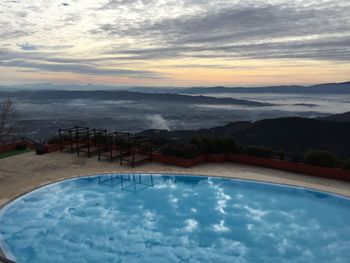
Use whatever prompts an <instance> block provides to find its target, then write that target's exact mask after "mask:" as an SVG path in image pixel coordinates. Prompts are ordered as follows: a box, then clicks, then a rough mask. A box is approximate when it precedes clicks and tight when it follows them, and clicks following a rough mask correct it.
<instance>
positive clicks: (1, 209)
mask: <svg viewBox="0 0 350 263" xmlns="http://www.w3.org/2000/svg"><path fill="white" fill-rule="evenodd" d="M106 175H152V176H162V175H168V176H201V177H208V178H218V179H225V180H234V181H240V182H249V183H256V184H261V185H269V186H277V187H281V188H292V189H296V190H303V191H309V192H314V193H320V194H326V195H329V196H331V197H334V198H340V199H344V200H347V201H349V202H350V196H346V195H341V194H338V193H333V192H330V191H325V190H320V189H317V188H312V187H304V186H300V185H293V184H285V183H278V182H269V181H262V180H254V179H249V178H238V177H229V176H219V175H218V176H213V175H204V174H192V173H188V174H186V173H106V172H105V173H96V174H90V175H78V176H72V177H70V178H64V179H59V180H57V181H54V182H48V183H44V184H41V185H39V186H37V187H35V188H33V189H32V190H29V191H26V192H24V193H23V194H20V195H18V196H17V197H15V198H12V199H10V200H9V201H7V202H6V203H4V204H3V205H0V216H1V215H2V214H3V213H5V212H6V210H7V209H8V208H9V207H11V206H12V205H14V204H15V202H16V201H18V200H21V199H22V198H24V197H25V196H27V195H30V194H32V193H34V192H36V191H39V190H41V189H43V188H46V187H49V186H52V185H55V184H59V183H61V182H67V181H73V180H76V179H81V178H88V177H97V176H106ZM1 253H3V254H4V255H5V257H6V258H8V259H10V260H15V257H14V256H13V254H12V253H11V250H10V249H9V248H8V246H7V244H6V241H5V240H3V239H2V236H1V234H0V255H1Z"/></svg>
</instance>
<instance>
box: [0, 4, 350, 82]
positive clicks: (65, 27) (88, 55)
mask: <svg viewBox="0 0 350 263" xmlns="http://www.w3.org/2000/svg"><path fill="white" fill-rule="evenodd" d="M0 38H1V40H2V44H1V46H0V67H2V68H5V69H6V71H7V72H10V74H11V72H12V73H13V74H14V75H15V73H18V72H20V71H22V70H25V71H27V70H32V71H34V72H36V73H37V76H38V77H39V76H40V74H39V73H42V74H43V73H51V74H52V72H57V73H58V74H63V73H64V74H68V73H69V74H73V75H79V76H90V77H91V76H97V77H98V76H107V77H109V78H116V79H120V78H126V79H128V80H129V81H131V83H132V80H141V81H142V80H145V79H152V81H164V80H166V81H168V82H169V81H170V82H171V81H172V80H173V79H181V78H182V79H184V80H185V83H186V79H187V80H190V79H191V78H199V77H200V74H199V75H198V74H197V75H198V76H197V75H196V74H192V75H193V76H192V77H189V76H187V77H186V76H182V77H179V75H181V74H182V71H179V69H182V70H187V72H193V73H195V72H196V69H197V70H198V69H201V68H202V69H211V70H212V71H215V74H214V73H213V77H214V76H219V75H220V74H226V75H225V76H224V78H228V79H229V77H230V76H231V75H227V74H228V71H229V70H232V69H234V68H237V66H242V64H247V65H248V68H250V70H251V71H250V72H249V74H250V75H254V74H255V75H259V74H260V75H261V74H263V75H264V74H265V73H261V72H262V67H261V66H262V65H263V64H264V63H266V64H265V66H266V65H271V66H277V67H279V68H280V71H281V72H282V71H283V70H284V69H283V68H284V66H287V67H288V66H290V63H296V64H300V63H302V64H303V65H306V66H307V67H309V66H310V65H309V64H310V62H317V63H319V68H327V72H328V73H329V74H330V76H331V75H332V74H333V76H334V77H336V76H339V74H340V76H341V74H343V75H344V73H347V71H346V70H345V71H344V69H345V68H346V67H347V66H348V65H349V63H350V62H349V60H350V3H349V1H347V0H337V1H336V0H321V1H316V0H308V1H301V0H293V1H287V0H264V1H251V0H248V1H239V0H234V1H223V0H213V1H198V0H177V1H175V0H149V1H145V0H129V1H126V0H97V1H92V0H75V1H62V2H58V1H44V0H38V1H35V2H33V1H25V2H21V1H12V0H11V1H10V0H5V1H3V2H2V3H0ZM281 61H282V63H281ZM307 63H309V64H307ZM344 64H346V65H344ZM247 65H246V66H247ZM339 65H344V66H339ZM338 67H341V68H342V71H341V72H340V71H338ZM313 68H314V67H313ZM191 70H192V71H191ZM218 72H221V73H218ZM257 72H259V73H257ZM332 72H333V73H332ZM334 72H338V75H337V74H334ZM205 74H206V73H204V74H203V75H205ZM241 74H242V76H243V75H244V74H246V75H247V74H248V73H247V72H241ZM287 74H291V73H290V72H288V73H287ZM182 75H183V74H182ZM194 75H196V76H194ZM280 75H281V76H282V75H283V74H282V73H281V74H280ZM0 77H1V75H0ZM17 78H21V75H17ZM23 78H24V77H23Z"/></svg>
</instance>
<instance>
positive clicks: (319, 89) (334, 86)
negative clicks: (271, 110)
mask: <svg viewBox="0 0 350 263" xmlns="http://www.w3.org/2000/svg"><path fill="white" fill-rule="evenodd" d="M18 90H24V91H28V90H32V91H33V90H39V91H40V90H67V91H73V90H74V91H95V90H98V91H108V90H112V91H117V90H124V91H125V90H128V91H132V92H140V93H172V94H174V93H175V94H179V93H181V94H183V93H185V94H205V93H277V94H278V93H281V94H284V93H286V94H288V93H290V94H350V81H349V82H343V83H323V84H317V85H311V86H301V85H279V86H261V87H223V86H218V87H191V88H180V87H179V88H176V87H175V88H174V87H142V86H141V87H126V86H123V87H122V86H109V85H97V84H88V85H73V84H72V85H68V84H66V85H62V84H52V83H41V84H27V85H14V86H0V91H18Z"/></svg>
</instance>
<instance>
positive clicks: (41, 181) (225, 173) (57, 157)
mask: <svg viewBox="0 0 350 263" xmlns="http://www.w3.org/2000/svg"><path fill="white" fill-rule="evenodd" d="M98 173H176V174H195V175H207V176H222V177H231V178H241V179H249V180H258V181H264V182H273V183H280V184H287V185H295V186H303V187H310V188H314V189H319V190H322V191H328V192H333V193H337V194H340V195H344V196H349V197H350V183H349V182H344V181H337V180H331V179H326V178H318V177H313V176H308V175H301V174H295V173H290V172H284V171H278V170H272V169H267V168H260V167H254V166H247V165H241V164H236V163H229V162H227V163H219V164H215V163H206V164H200V165H197V166H195V167H192V168H181V167H176V166H171V165H164V164H160V163H155V162H147V163H144V164H141V165H138V166H136V167H135V168H134V169H132V168H131V167H130V166H127V165H125V166H124V165H123V166H120V165H119V162H117V161H116V162H113V163H111V162H108V161H100V162H99V161H97V158H96V157H91V158H85V157H77V156H76V155H74V154H69V153H61V152H54V153H50V154H44V155H35V153H34V152H28V153H24V154H20V155H16V156H13V157H9V158H5V159H2V160H0V207H1V206H3V205H4V204H6V203H7V202H9V201H10V200H12V199H14V198H16V197H17V196H19V195H21V194H24V193H27V192H29V191H31V190H33V189H35V188H37V187H40V186H42V185H45V184H48V183H52V182H56V181H59V180H63V179H67V178H72V177H76V176H83V175H92V174H98Z"/></svg>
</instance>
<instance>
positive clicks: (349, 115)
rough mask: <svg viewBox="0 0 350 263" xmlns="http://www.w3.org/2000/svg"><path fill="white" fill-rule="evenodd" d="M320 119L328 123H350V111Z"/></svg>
mask: <svg viewBox="0 0 350 263" xmlns="http://www.w3.org/2000/svg"><path fill="white" fill-rule="evenodd" d="M349 107H350V106H349ZM320 119H321V120H326V121H339V122H350V111H348V112H345V113H341V114H333V115H330V116H327V117H322V118H320Z"/></svg>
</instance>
